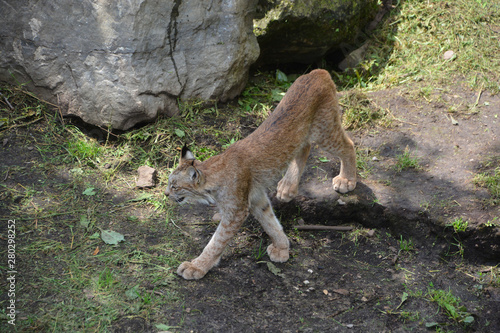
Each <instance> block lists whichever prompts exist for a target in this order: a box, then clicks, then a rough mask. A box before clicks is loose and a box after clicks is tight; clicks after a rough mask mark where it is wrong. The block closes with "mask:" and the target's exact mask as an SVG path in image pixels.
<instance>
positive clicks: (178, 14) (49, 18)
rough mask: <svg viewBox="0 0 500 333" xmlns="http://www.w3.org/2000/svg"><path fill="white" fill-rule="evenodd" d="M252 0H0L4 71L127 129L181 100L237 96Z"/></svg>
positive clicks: (246, 63)
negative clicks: (97, 0) (4, 0)
mask: <svg viewBox="0 0 500 333" xmlns="http://www.w3.org/2000/svg"><path fill="white" fill-rule="evenodd" d="M254 7H255V1H240V0H230V1H222V0H217V1H211V2H210V3H209V2H205V1H195V0H175V1H149V0H131V1H123V0H119V1H99V2H96V1H83V2H68V1H64V0H54V1H50V2H43V1H42V2H27V1H11V2H2V3H0V21H2V22H3V23H4V24H2V25H1V27H0V35H1V36H2V38H1V39H0V49H1V50H2V52H1V53H0V80H6V81H10V82H14V81H17V82H18V83H19V82H20V83H23V84H27V88H28V89H29V90H30V91H32V92H34V93H36V94H37V95H38V96H40V97H42V98H44V99H46V100H48V101H50V102H52V103H55V104H58V105H59V106H60V107H61V111H62V112H63V113H64V114H65V115H74V116H78V117H80V118H82V119H83V120H84V121H85V122H88V123H91V124H93V125H98V126H104V127H108V126H109V127H112V128H113V129H120V130H126V129H129V128H131V127H132V126H134V125H136V124H138V123H141V122H146V121H151V120H154V119H156V117H157V116H158V115H160V114H166V115H174V114H176V113H178V112H179V110H178V106H177V100H178V99H191V98H200V99H204V100H206V99H218V100H221V101H225V100H227V99H230V98H233V97H235V96H236V95H237V94H239V93H240V92H241V90H242V89H243V88H244V85H245V83H246V80H247V76H248V68H249V67H250V65H251V64H252V63H253V62H254V61H255V60H256V59H257V57H258V54H259V46H258V45H257V41H256V38H255V36H254V35H253V33H252V10H251V9H252V8H254Z"/></svg>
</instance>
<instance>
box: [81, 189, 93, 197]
mask: <svg viewBox="0 0 500 333" xmlns="http://www.w3.org/2000/svg"><path fill="white" fill-rule="evenodd" d="M82 194H83V195H88V196H92V195H96V191H94V188H93V187H87V188H86V189H85V191H83V192H82Z"/></svg>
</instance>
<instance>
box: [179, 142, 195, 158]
mask: <svg viewBox="0 0 500 333" xmlns="http://www.w3.org/2000/svg"><path fill="white" fill-rule="evenodd" d="M181 159H183V160H194V155H193V153H192V152H191V151H190V150H189V149H188V147H187V146H186V145H184V147H182V151H181Z"/></svg>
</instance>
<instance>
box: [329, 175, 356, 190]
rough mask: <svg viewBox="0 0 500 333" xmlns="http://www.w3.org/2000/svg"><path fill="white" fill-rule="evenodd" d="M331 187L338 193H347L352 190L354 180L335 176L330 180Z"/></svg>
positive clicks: (354, 185) (354, 184) (354, 183)
mask: <svg viewBox="0 0 500 333" xmlns="http://www.w3.org/2000/svg"><path fill="white" fill-rule="evenodd" d="M332 185H333V189H334V190H335V191H337V192H340V193H347V192H349V191H352V190H354V188H355V187H356V180H355V179H349V178H344V177H340V176H337V177H335V178H333V181H332Z"/></svg>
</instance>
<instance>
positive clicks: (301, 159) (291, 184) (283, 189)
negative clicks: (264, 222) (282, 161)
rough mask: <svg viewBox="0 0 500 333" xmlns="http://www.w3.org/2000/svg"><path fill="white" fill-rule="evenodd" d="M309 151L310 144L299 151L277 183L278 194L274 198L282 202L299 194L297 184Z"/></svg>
mask: <svg viewBox="0 0 500 333" xmlns="http://www.w3.org/2000/svg"><path fill="white" fill-rule="evenodd" d="M310 150H311V144H309V143H308V144H306V145H304V147H302V149H301V150H300V151H299V153H298V154H297V156H295V158H294V159H293V161H292V163H290V166H289V167H288V170H287V171H286V174H285V176H284V177H283V179H281V180H280V181H279V183H278V192H277V194H276V197H277V198H278V199H279V200H281V201H284V202H289V201H290V200H292V199H293V198H294V197H295V196H296V195H297V193H298V192H299V183H300V177H301V176H302V172H304V167H305V166H306V162H307V157H308V156H309V151H310Z"/></svg>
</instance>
